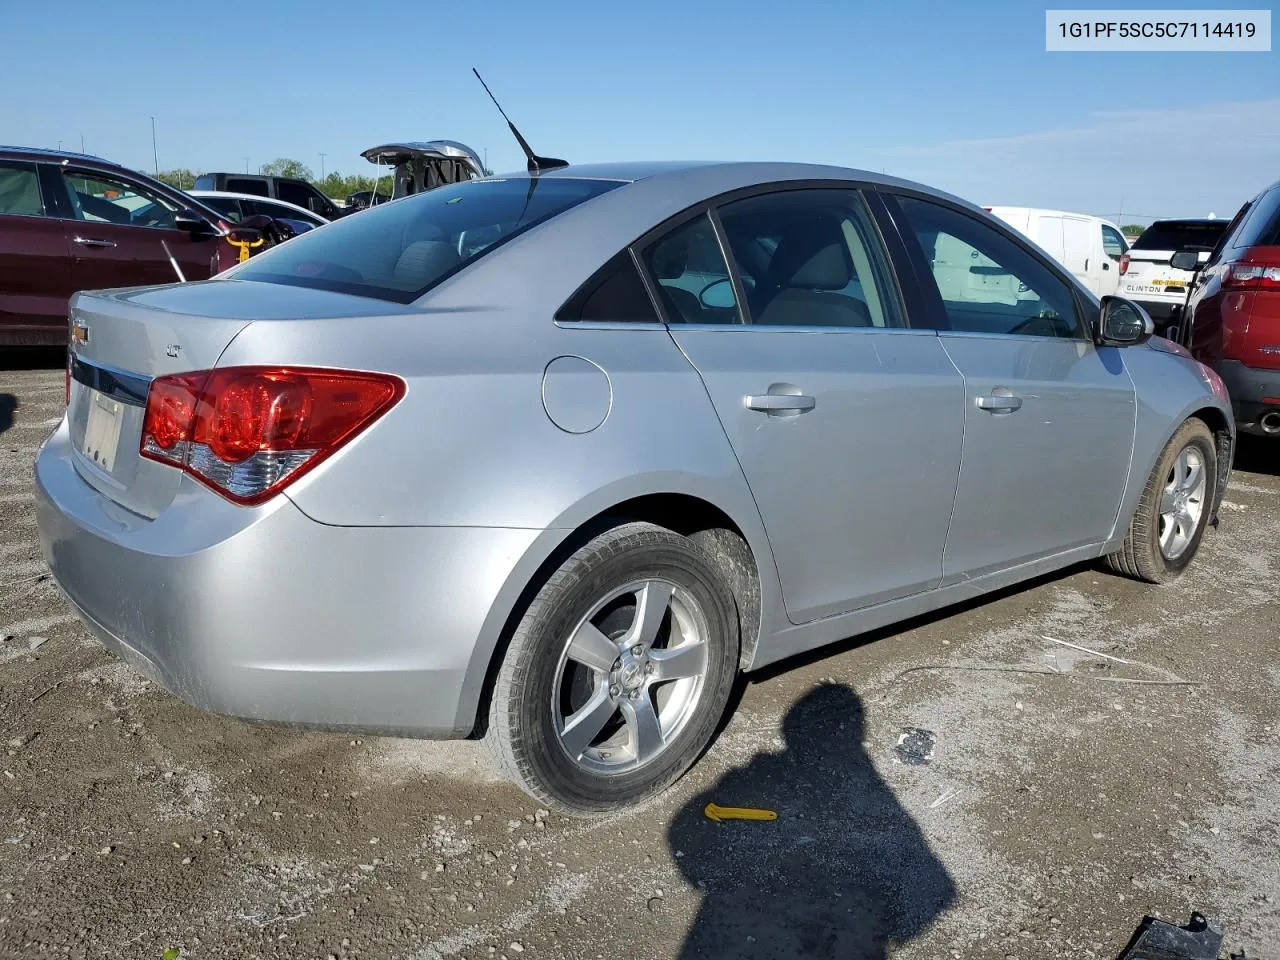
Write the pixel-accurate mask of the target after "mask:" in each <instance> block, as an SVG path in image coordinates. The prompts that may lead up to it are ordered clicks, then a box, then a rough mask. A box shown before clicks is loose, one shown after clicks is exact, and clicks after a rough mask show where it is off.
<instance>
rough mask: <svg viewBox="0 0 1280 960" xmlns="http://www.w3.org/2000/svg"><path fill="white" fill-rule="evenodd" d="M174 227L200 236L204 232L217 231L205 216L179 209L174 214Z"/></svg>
mask: <svg viewBox="0 0 1280 960" xmlns="http://www.w3.org/2000/svg"><path fill="white" fill-rule="evenodd" d="M173 228H174V229H175V230H182V231H184V232H186V233H189V234H191V235H192V236H200V235H202V234H212V233H215V232H216V231H215V230H214V229H213V227H211V226H210V225H209V222H208V221H207V220H205V218H204V217H200V216H196V215H195V214H194V213H190V212H188V211H186V210H179V211H178V212H177V213H176V214H174V216H173Z"/></svg>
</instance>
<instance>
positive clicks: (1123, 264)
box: [1120, 253, 1129, 277]
mask: <svg viewBox="0 0 1280 960" xmlns="http://www.w3.org/2000/svg"><path fill="white" fill-rule="evenodd" d="M1128 272H1129V255H1128V254H1127V253H1122V254H1120V276H1122V277H1123V276H1124V275H1125V274H1126V273H1128Z"/></svg>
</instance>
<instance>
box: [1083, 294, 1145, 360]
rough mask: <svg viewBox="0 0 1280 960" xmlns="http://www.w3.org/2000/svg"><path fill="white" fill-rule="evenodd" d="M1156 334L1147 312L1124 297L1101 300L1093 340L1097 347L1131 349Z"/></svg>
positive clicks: (1109, 297)
mask: <svg viewBox="0 0 1280 960" xmlns="http://www.w3.org/2000/svg"><path fill="white" fill-rule="evenodd" d="M1155 332H1156V325H1155V323H1154V322H1153V321H1152V319H1151V317H1150V316H1148V314H1147V311H1145V310H1143V309H1142V307H1140V306H1138V305H1137V304H1136V303H1134V302H1133V301H1132V300H1126V299H1125V298H1124V297H1116V296H1106V297H1103V298H1102V309H1101V310H1099V311H1098V329H1097V331H1096V333H1095V339H1096V340H1097V342H1098V345H1099V346H1104V347H1132V346H1136V345H1137V344H1140V343H1145V342H1146V341H1148V340H1150V339H1151V336H1152V334H1154V333H1155Z"/></svg>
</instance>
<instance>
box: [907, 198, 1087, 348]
mask: <svg viewBox="0 0 1280 960" xmlns="http://www.w3.org/2000/svg"><path fill="white" fill-rule="evenodd" d="M898 202H899V204H900V205H901V208H902V212H903V214H904V215H905V217H906V220H907V225H908V227H909V233H910V234H911V235H913V236H914V237H915V239H916V240H917V241H918V242H919V245H920V250H921V252H922V253H923V255H924V259H925V261H926V263H927V264H928V265H929V270H930V273H931V275H932V277H933V282H934V283H935V284H936V286H937V290H938V294H939V296H941V298H942V306H943V309H944V310H945V312H946V316H947V320H948V321H949V325H950V328H951V329H952V330H961V331H965V332H970V333H999V334H1013V335H1021V336H1035V337H1063V338H1072V337H1079V336H1081V333H1080V323H1079V320H1078V318H1077V316H1076V307H1075V299H1074V297H1073V296H1072V293H1071V287H1070V285H1069V284H1067V282H1066V281H1065V280H1063V279H1061V278H1060V277H1058V276H1057V275H1055V274H1054V273H1053V272H1052V271H1051V270H1049V268H1048V267H1046V266H1045V265H1044V264H1043V263H1041V262H1040V261H1039V260H1038V259H1037V258H1036V257H1035V256H1033V255H1032V254H1031V252H1030V251H1029V250H1028V249H1027V248H1025V247H1024V246H1022V244H1020V243H1017V242H1016V241H1014V240H1012V239H1011V238H1009V237H1006V236H1005V235H1004V234H1002V233H999V232H997V231H996V230H994V229H992V228H991V227H989V226H987V225H986V224H984V223H982V222H981V221H979V220H977V219H976V218H974V217H970V216H968V215H966V214H963V213H960V212H958V211H956V210H953V209H951V208H950V207H944V206H942V205H940V204H936V203H931V202H929V201H926V200H917V199H914V198H910V197H900V198H899V199H898Z"/></svg>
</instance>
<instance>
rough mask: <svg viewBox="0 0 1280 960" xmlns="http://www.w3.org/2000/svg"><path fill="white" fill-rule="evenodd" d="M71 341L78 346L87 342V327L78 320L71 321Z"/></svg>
mask: <svg viewBox="0 0 1280 960" xmlns="http://www.w3.org/2000/svg"><path fill="white" fill-rule="evenodd" d="M71 342H72V343H74V344H77V345H79V346H84V345H85V344H86V343H88V342H89V328H88V327H87V326H85V325H84V324H83V323H80V322H79V321H78V320H72V321H71Z"/></svg>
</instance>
